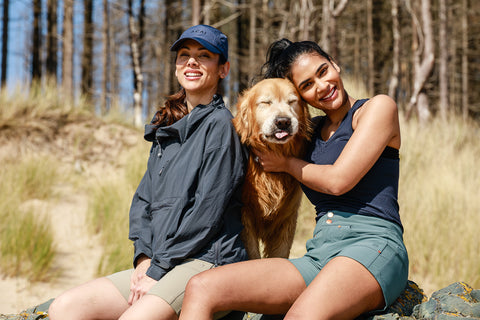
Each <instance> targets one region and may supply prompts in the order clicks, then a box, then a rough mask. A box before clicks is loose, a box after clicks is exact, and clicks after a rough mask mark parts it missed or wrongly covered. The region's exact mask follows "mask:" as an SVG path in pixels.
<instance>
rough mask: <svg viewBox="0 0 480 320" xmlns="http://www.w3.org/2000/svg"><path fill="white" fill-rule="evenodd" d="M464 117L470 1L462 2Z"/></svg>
mask: <svg viewBox="0 0 480 320" xmlns="http://www.w3.org/2000/svg"><path fill="white" fill-rule="evenodd" d="M461 10H462V116H463V120H467V117H468V109H469V106H468V93H469V91H468V90H469V89H468V17H467V12H468V1H467V0H462V9H461Z"/></svg>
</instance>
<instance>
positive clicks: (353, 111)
mask: <svg viewBox="0 0 480 320" xmlns="http://www.w3.org/2000/svg"><path fill="white" fill-rule="evenodd" d="M367 101H368V99H359V100H357V101H355V103H354V104H353V106H352V108H351V109H350V111H351V112H352V115H353V114H354V113H355V112H356V111H357V110H358V108H360V107H361V106H363V104H364V103H365V102H367Z"/></svg>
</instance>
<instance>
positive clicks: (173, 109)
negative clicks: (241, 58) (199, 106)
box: [152, 55, 227, 127]
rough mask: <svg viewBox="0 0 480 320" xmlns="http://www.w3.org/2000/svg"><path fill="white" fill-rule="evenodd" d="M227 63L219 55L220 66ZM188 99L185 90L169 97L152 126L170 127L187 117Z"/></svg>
mask: <svg viewBox="0 0 480 320" xmlns="http://www.w3.org/2000/svg"><path fill="white" fill-rule="evenodd" d="M176 59H177V56H176V55H175V61H176ZM226 62H227V60H226V59H225V58H224V57H223V56H222V55H219V61H218V65H219V66H221V65H223V64H225V63H226ZM221 80H222V79H219V81H218V83H219V85H218V86H217V88H220V81H221ZM217 90H218V89H217ZM186 97H187V93H186V92H185V89H184V88H181V89H180V90H179V91H177V92H176V93H174V94H172V95H170V96H168V97H167V100H166V101H165V104H164V105H163V106H160V107H159V108H158V110H157V112H156V113H155V116H154V117H153V119H152V124H154V125H158V126H160V127H164V126H169V125H172V124H174V123H175V122H177V121H178V120H180V119H182V118H183V117H184V116H186V115H187V114H188V108H187V105H186V102H185V99H186Z"/></svg>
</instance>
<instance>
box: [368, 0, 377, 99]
mask: <svg viewBox="0 0 480 320" xmlns="http://www.w3.org/2000/svg"><path fill="white" fill-rule="evenodd" d="M372 7H373V6H372V0H367V47H368V48H367V57H368V70H367V73H368V77H367V90H368V93H369V94H370V95H373V93H374V91H375V88H374V87H375V62H374V57H373V56H374V46H373V12H372V11H373V8H372Z"/></svg>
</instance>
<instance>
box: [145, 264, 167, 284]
mask: <svg viewBox="0 0 480 320" xmlns="http://www.w3.org/2000/svg"><path fill="white" fill-rule="evenodd" d="M152 262H153V260H152ZM167 272H168V271H167V270H166V269H163V268H162V267H159V266H157V265H154V264H153V263H151V264H150V267H149V268H148V269H147V272H146V274H147V276H149V277H150V278H152V279H154V280H157V281H158V280H160V279H161V278H162V277H163V276H164V275H165V274H166V273H167Z"/></svg>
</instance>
